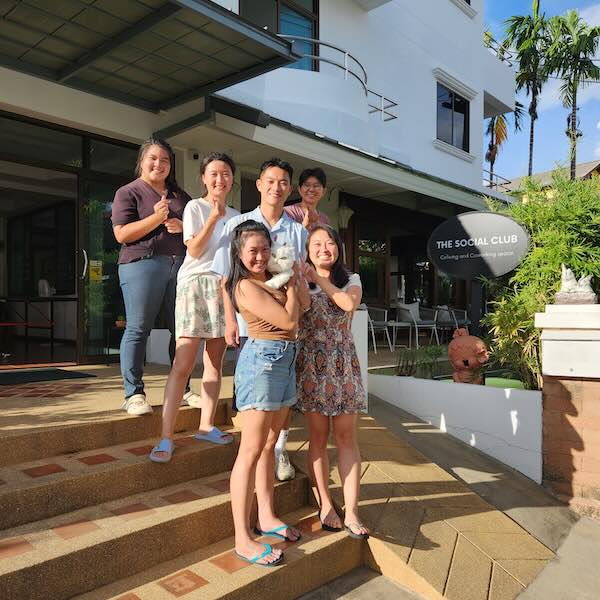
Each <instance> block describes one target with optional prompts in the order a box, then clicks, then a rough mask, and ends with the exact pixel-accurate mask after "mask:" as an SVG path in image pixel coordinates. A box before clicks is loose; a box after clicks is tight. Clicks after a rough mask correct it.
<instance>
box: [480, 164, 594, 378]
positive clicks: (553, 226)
mask: <svg viewBox="0 0 600 600" xmlns="http://www.w3.org/2000/svg"><path fill="white" fill-rule="evenodd" d="M524 192H525V193H524V196H523V197H524V198H526V199H525V200H521V201H519V202H515V203H514V204H512V205H510V206H508V207H507V206H505V205H503V204H501V203H499V202H495V201H490V208H491V209H492V210H493V211H495V212H501V213H503V214H507V215H508V216H511V217H513V218H514V219H516V220H517V221H519V222H520V223H521V224H522V225H523V226H524V227H526V229H527V230H528V231H529V235H530V238H531V244H530V249H529V252H528V254H527V256H526V257H525V258H524V259H523V261H522V262H521V264H520V265H519V266H518V267H517V268H516V269H515V270H514V271H513V273H512V275H511V277H510V278H509V279H508V283H507V284H506V285H505V286H498V285H497V284H496V285H491V286H489V289H494V297H493V301H492V307H493V310H492V312H490V313H488V315H486V317H485V318H484V322H485V324H486V325H487V326H488V327H489V331H490V336H491V342H490V349H491V351H492V359H493V360H494V361H495V362H498V363H500V364H501V365H502V366H505V367H508V368H510V369H512V370H515V371H517V372H518V373H519V374H520V376H521V380H522V381H523V383H524V384H525V387H527V388H528V389H539V388H540V387H541V379H542V378H541V364H540V342H539V336H540V332H539V330H538V329H536V327H535V326H534V317H535V313H536V312H541V311H543V310H544V307H545V305H546V304H552V303H554V294H555V293H556V292H557V291H558V288H559V287H560V278H561V264H562V263H564V264H565V265H567V266H568V267H570V268H571V269H572V270H573V272H574V273H575V274H576V275H577V276H581V275H583V274H590V275H593V276H594V277H595V280H594V281H595V283H596V285H598V284H600V177H594V178H592V179H587V180H581V179H579V180H575V181H571V180H569V179H568V178H567V177H566V172H565V171H564V170H563V171H558V172H556V173H555V174H554V183H553V186H552V194H551V195H548V193H547V190H542V189H541V187H540V186H539V185H538V184H537V183H536V182H535V181H532V180H531V179H528V180H526V182H525V185H524ZM596 291H598V290H596Z"/></svg>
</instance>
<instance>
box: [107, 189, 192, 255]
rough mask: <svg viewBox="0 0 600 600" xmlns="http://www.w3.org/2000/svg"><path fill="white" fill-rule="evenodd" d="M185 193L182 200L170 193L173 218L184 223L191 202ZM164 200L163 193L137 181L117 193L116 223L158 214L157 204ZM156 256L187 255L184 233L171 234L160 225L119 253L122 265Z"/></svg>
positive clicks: (114, 204)
mask: <svg viewBox="0 0 600 600" xmlns="http://www.w3.org/2000/svg"><path fill="white" fill-rule="evenodd" d="M190 199H191V198H190V197H189V196H188V195H187V194H186V193H185V192H183V193H180V194H179V197H176V196H174V195H173V193H171V192H169V194H168V195H167V200H170V203H169V219H172V218H176V219H182V220H183V209H184V208H185V205H186V204H187V203H188V202H189V201H190ZM159 200H160V194H159V193H158V192H157V191H156V190H155V189H154V188H153V187H152V186H151V185H149V184H147V183H146V182H145V181H144V180H143V179H136V180H135V181H132V182H131V183H128V184H127V185H124V186H123V187H122V188H119V189H118V190H117V192H116V193H115V199H114V202H113V205H112V224H113V226H114V225H127V223H133V222H134V221H140V220H141V219H145V218H146V217H148V216H150V215H152V214H154V205H155V204H156V203H157V202H158V201H159ZM154 255H169V256H185V245H184V244H183V234H182V233H169V232H168V231H167V228H166V227H165V226H164V225H159V226H158V227H157V228H156V229H153V230H152V231H150V232H149V233H147V234H146V235H145V236H144V237H143V238H140V239H139V240H137V241H135V242H130V243H126V244H123V245H122V246H121V252H120V253H119V264H123V263H129V262H132V261H133V260H136V259H139V258H144V257H146V256H154Z"/></svg>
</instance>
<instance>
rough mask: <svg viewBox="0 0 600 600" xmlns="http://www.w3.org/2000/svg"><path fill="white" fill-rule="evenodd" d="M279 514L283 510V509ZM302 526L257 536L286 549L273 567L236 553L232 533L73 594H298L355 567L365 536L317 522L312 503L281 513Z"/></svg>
mask: <svg viewBox="0 0 600 600" xmlns="http://www.w3.org/2000/svg"><path fill="white" fill-rule="evenodd" d="M282 514H283V513H282ZM284 521H285V522H286V523H291V524H295V525H296V526H297V527H299V528H300V529H301V530H302V533H303V536H302V539H301V540H300V541H299V542H298V543H296V544H290V543H286V542H281V541H278V540H277V539H276V538H261V540H260V541H264V542H268V543H270V544H271V545H273V546H277V547H280V548H282V549H283V550H284V552H285V562H284V563H283V564H282V565H280V566H277V567H269V568H266V567H260V566H254V565H249V564H248V563H246V562H244V561H241V560H240V559H238V558H237V557H236V556H235V554H234V552H233V547H234V541H233V538H228V539H224V540H222V541H220V542H218V543H216V544H213V545H211V546H208V547H206V548H203V549H201V550H198V551H196V552H192V553H190V554H186V555H184V556H180V557H179V558H177V559H175V560H171V561H168V562H164V563H162V564H160V565H157V566H156V567H154V568H151V569H147V570H145V571H143V572H140V573H138V574H137V575H134V576H132V577H128V578H126V579H123V580H121V581H116V582H114V583H113V584H110V585H108V586H106V587H103V588H99V589H97V590H94V591H93V592H90V593H87V594H84V595H82V596H78V597H77V600H107V599H109V598H112V599H115V600H117V599H120V600H172V599H173V597H185V598H186V599H187V598H189V599H190V600H197V599H200V598H201V599H202V600H214V599H216V598H226V599H227V600H238V599H239V600H264V599H265V598H277V600H287V599H292V598H298V596H301V595H302V594H305V593H307V592H310V591H312V590H314V589H316V588H318V587H320V586H322V585H324V584H325V583H327V582H329V581H332V580H334V579H336V578H338V577H340V576H341V575H343V574H345V573H348V572H349V571H351V570H352V569H355V568H356V567H358V566H359V565H360V564H361V563H362V553H363V549H364V542H362V541H360V540H354V539H352V538H350V537H349V536H348V535H346V533H345V532H337V533H328V532H324V531H322V530H321V528H320V524H319V521H318V517H317V515H316V514H315V513H314V509H313V508H310V507H303V508H301V509H299V510H297V511H294V512H293V513H291V514H287V515H285V516H284Z"/></svg>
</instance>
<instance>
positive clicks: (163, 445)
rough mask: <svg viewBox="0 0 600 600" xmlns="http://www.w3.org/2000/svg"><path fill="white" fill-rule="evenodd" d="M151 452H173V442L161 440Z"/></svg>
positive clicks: (165, 439) (166, 439)
mask: <svg viewBox="0 0 600 600" xmlns="http://www.w3.org/2000/svg"><path fill="white" fill-rule="evenodd" d="M152 452H173V440H170V439H169V438H162V439H161V440H160V442H158V445H157V446H155V447H154V449H153V450H152Z"/></svg>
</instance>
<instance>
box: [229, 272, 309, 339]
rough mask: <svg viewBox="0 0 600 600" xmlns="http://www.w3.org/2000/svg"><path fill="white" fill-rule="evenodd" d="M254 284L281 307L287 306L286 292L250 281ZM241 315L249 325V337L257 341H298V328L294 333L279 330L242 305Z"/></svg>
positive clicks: (259, 282)
mask: <svg viewBox="0 0 600 600" xmlns="http://www.w3.org/2000/svg"><path fill="white" fill-rule="evenodd" d="M248 281H251V282H252V283H253V284H255V285H257V286H258V287H260V288H261V289H263V290H265V291H266V292H268V293H269V294H270V295H271V296H273V299H274V300H275V301H276V302H278V303H279V304H281V306H285V303H286V301H287V295H286V294H285V292H282V291H281V290H272V289H271V288H270V287H269V286H267V285H265V284H264V283H262V282H261V281H255V280H253V279H249V280H248ZM238 305H239V309H240V315H242V318H243V319H244V321H246V323H247V324H248V337H251V338H254V339H257V340H285V341H288V342H294V341H296V336H297V333H298V328H297V327H296V328H294V329H293V330H292V331H284V330H283V329H279V328H278V327H275V325H273V324H272V323H269V321H265V320H264V319H261V318H259V317H257V316H256V315H255V314H253V313H251V312H250V311H249V310H247V309H246V308H244V307H243V306H242V305H241V304H239V302H238Z"/></svg>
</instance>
